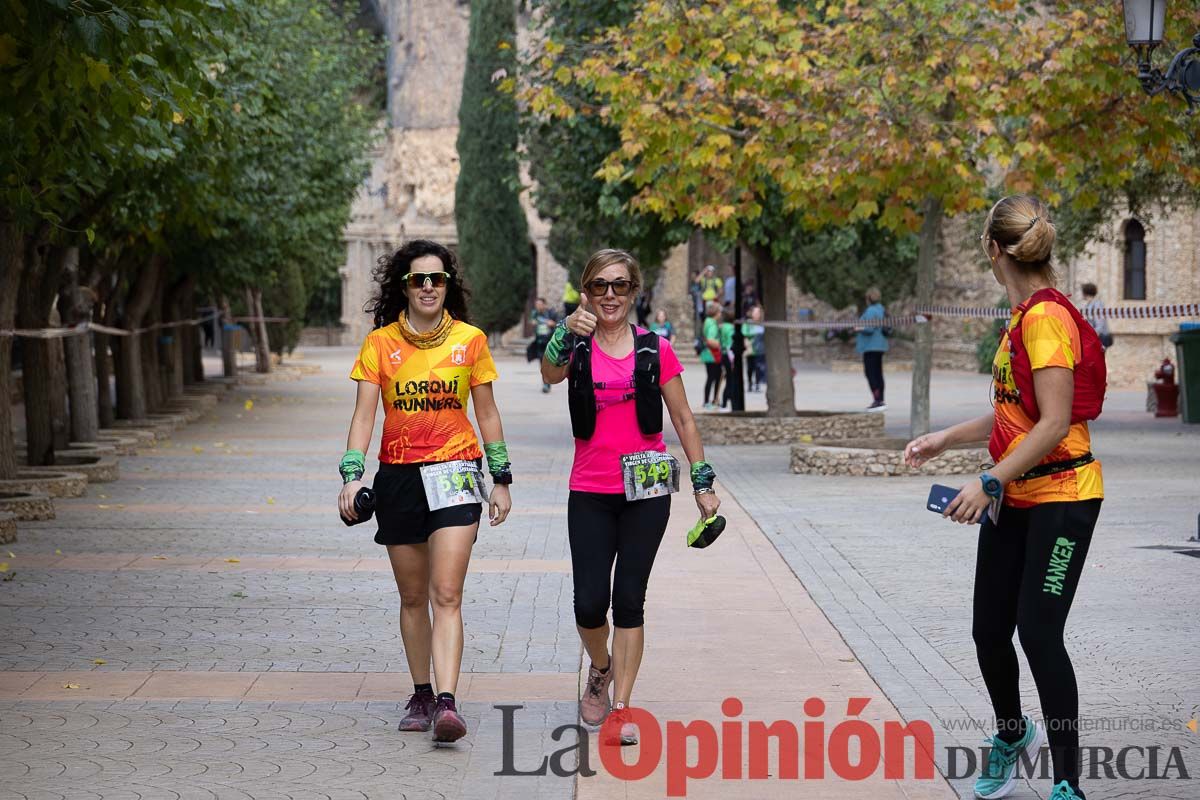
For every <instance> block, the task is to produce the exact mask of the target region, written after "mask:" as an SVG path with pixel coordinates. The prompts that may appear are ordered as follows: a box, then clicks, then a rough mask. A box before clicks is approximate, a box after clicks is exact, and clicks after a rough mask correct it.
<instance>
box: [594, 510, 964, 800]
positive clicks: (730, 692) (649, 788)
mask: <svg viewBox="0 0 1200 800" xmlns="http://www.w3.org/2000/svg"><path fill="white" fill-rule="evenodd" d="M672 511H673V516H672V520H671V523H670V525H669V527H668V530H667V535H666V538H665V539H664V544H663V547H662V548H661V549H660V551H659V556H658V561H657V562H656V570H655V572H654V573H653V574H652V576H651V583H650V591H649V592H648V598H647V605H646V653H645V656H644V659H643V662H642V668H641V671H640V673H639V677H638V683H637V686H636V687H635V690H634V697H633V703H634V705H635V706H638V707H644V708H646V709H648V710H650V711H651V713H654V714H655V715H656V716H658V717H659V719H660V720H662V721H663V722H664V723H665V722H666V721H667V720H675V721H678V722H681V723H687V722H691V721H706V722H707V723H709V724H711V725H713V726H715V727H714V728H713V729H714V730H718V729H720V726H721V723H722V722H727V721H728V717H727V716H726V715H724V714H723V711H722V705H721V704H722V701H723V700H724V699H725V698H728V697H735V698H737V699H738V700H739V701H740V702H741V703H742V705H743V712H744V713H743V714H741V715H740V717H738V718H739V719H741V720H744V721H746V722H749V721H774V720H779V719H788V720H792V721H794V722H795V723H797V724H799V723H801V722H802V721H803V720H804V719H805V718H806V717H805V715H804V710H803V706H802V705H801V703H802V701H804V700H805V699H806V698H809V697H813V698H819V699H820V700H821V701H822V702H823V703H824V704H825V705H826V713H825V718H826V719H827V720H829V721H830V722H829V725H830V726H832V725H834V724H836V723H837V722H839V721H841V720H842V719H843V718H845V716H846V712H847V708H846V704H847V701H848V699H849V698H850V697H854V696H861V697H864V698H868V699H869V703H868V705H867V706H866V709H865V711H862V712H861V713H860V714H859V718H860V719H862V720H864V721H867V722H869V723H871V724H872V727H873V728H875V729H876V730H878V729H879V727H878V726H880V725H881V724H882V722H883V721H884V720H891V721H900V720H901V719H902V717H901V716H900V714H899V712H898V711H897V710H896V709H895V708H894V706H892V704H891V703H890V702H889V701H888V699H887V698H886V697H884V696H883V694H882V692H881V691H880V690H879V687H878V686H876V685H875V683H874V682H873V681H872V680H871V679H870V677H869V676H868V675H867V673H866V671H865V670H864V669H863V667H862V665H860V664H859V663H858V662H857V661H856V660H854V659H853V658H852V657H851V655H850V652H849V649H848V648H847V647H846V645H845V643H844V642H843V641H842V640H841V638H840V637H839V636H837V634H836V631H834V630H833V628H832V626H831V625H830V623H829V620H828V619H826V618H825V617H824V616H822V615H820V614H819V613H816V612H815V607H814V606H812V604H811V600H807V599H806V598H807V595H806V594H805V593H804V590H803V588H802V587H800V585H799V584H798V583H797V581H796V579H795V576H794V575H793V574H792V573H791V571H790V570H789V569H788V568H787V566H786V563H785V562H783V560H782V558H781V557H780V555H779V554H778V553H777V552H776V551H775V550H774V548H772V547H771V545H770V543H769V542H768V541H767V540H766V538H765V537H764V535H763V534H762V532H761V531H760V530H759V529H758V528H757V526H756V525H755V524H754V523H753V522H752V521H751V519H750V518H749V516H748V515H747V514H746V513H745V511H744V510H743V509H742V508H741V507H740V504H739V503H738V502H737V500H736V499H734V498H732V497H730V496H729V495H728V494H727V493H725V494H723V502H722V513H723V514H724V515H725V516H726V518H727V520H728V521H729V527H728V528H727V529H726V533H725V534H723V535H722V537H721V538H720V539H718V540H717V542H716V543H715V544H714V545H713V546H712V547H710V548H708V549H706V550H700V551H697V550H690V549H688V548H687V547H686V546H685V545H684V542H683V539H684V531H686V529H687V528H688V527H690V525H691V524H692V522H693V520H694V515H695V513H696V512H695V508H694V505H693V503H692V500H691V498H690V497H687V496H677V497H676V499H675V504H674V506H673V508H672ZM856 710H857V709H856ZM589 746H590V747H591V748H592V751H591V752H592V759H591V760H592V763H594V764H598V763H600V762H599V753H598V751H597V750H596V747H597V744H596V740H595V737H593V738H592V740H591V741H590V744H589ZM628 749H629V750H636V749H638V748H628ZM666 764H667V759H666V756H665V751H664V755H663V757H662V759H660V760H659V761H658V762H657V763H656V765H655V768H654V770H653V771H652V772H651V774H650V775H649V776H647V777H646V778H644V779H642V780H638V781H633V782H624V781H621V780H618V779H617V778H614V777H613V776H612V775H609V774H607V772H606V771H605V770H600V771H599V774H598V775H597V776H595V777H593V778H583V777H580V778H579V779H578V781H577V783H576V796H577V797H578V798H579V799H580V800H592V798H608V797H614V796H621V797H630V798H650V797H654V798H658V797H662V796H664V795H665V793H666V788H667V787H666V780H667V775H666V769H667V768H666ZM719 774H720V770H718V775H719ZM771 774H772V775H773V776H776V777H775V778H773V779H771V780H766V781H764V780H755V781H749V780H740V781H738V780H721V779H717V778H714V779H710V780H704V781H694V782H691V783H689V784H688V797H699V798H706V797H714V798H718V797H719V798H727V797H734V798H739V797H755V798H758V797H763V796H775V795H777V794H780V793H786V792H788V791H789V788H788V787H789V784H788V783H785V782H783V781H781V780H779V779H778V777H777V776H778V772H772V773H771ZM926 782H928V783H933V784H936V786H937V787H938V788H935V789H933V790H931V791H933V792H934V793H935V794H934V795H933V796H938V795H937V792H939V791H940V796H941V797H943V798H949V797H953V793H952V792H951V790H950V788H949V786H948V785H947V784H946V783H945V781H944V780H943V779H942V778H941V776H940V774H937V773H936V772H935V778H934V779H933V780H931V781H926ZM816 788H817V785H814V784H813V783H812V782H811V781H806V782H805V783H803V784H797V785H796V789H797V790H806V791H811V790H813V789H816ZM819 792H820V794H819V796H820V797H822V798H824V797H831V798H841V797H847V798H849V797H872V798H878V797H885V798H888V797H890V798H904V797H905V793H904V789H903V787H902V785H901V784H900V783H898V782H896V781H892V780H887V779H885V778H884V777H883V770H882V767H880V769H879V770H878V771H877V772H876V773H875V774H873V776H872V777H871V778H870V779H868V780H866V781H861V782H859V781H839V780H833V779H830V780H827V781H822V782H821V783H820V784H819Z"/></svg>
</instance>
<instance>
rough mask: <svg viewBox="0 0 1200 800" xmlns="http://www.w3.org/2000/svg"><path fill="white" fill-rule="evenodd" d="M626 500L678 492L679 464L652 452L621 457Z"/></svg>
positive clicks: (670, 457)
mask: <svg viewBox="0 0 1200 800" xmlns="http://www.w3.org/2000/svg"><path fill="white" fill-rule="evenodd" d="M621 476H622V477H623V478H624V481H625V499H626V500H645V499H647V498H650V497H662V496H663V495H668V494H673V493H675V492H678V491H679V462H678V461H676V460H675V457H674V456H672V455H670V454H669V453H658V452H655V451H653V450H650V451H646V452H642V453H630V454H629V455H626V456H621Z"/></svg>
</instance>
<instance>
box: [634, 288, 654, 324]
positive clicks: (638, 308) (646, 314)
mask: <svg viewBox="0 0 1200 800" xmlns="http://www.w3.org/2000/svg"><path fill="white" fill-rule="evenodd" d="M652 294H653V291H652V290H650V289H647V290H645V291H644V292H641V293H639V294H638V298H637V302H635V303H634V304H633V309H634V313H636V314H637V324H638V326H639V327H642V328H649V327H650V311H651V310H652V309H653V308H654V306H653V305H651V303H652V300H653V298H652V297H651V295H652Z"/></svg>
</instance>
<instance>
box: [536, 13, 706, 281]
mask: <svg viewBox="0 0 1200 800" xmlns="http://www.w3.org/2000/svg"><path fill="white" fill-rule="evenodd" d="M639 5H640V3H638V2H634V1H633V0H620V1H619V2H608V3H595V2H589V1H588V0H544V2H542V3H540V4H539V11H540V20H541V26H540V29H539V31H538V34H539V37H541V38H542V39H546V40H549V41H551V42H553V43H554V45H553V46H552V47H550V48H546V49H542V50H537V51H534V52H532V53H531V56H530V58H529V59H528V60H527V63H525V64H523V65H522V69H523V73H524V74H525V75H527V76H528V80H529V81H531V82H532V83H534V84H537V83H541V82H547V81H553V80H554V75H555V73H557V72H558V71H559V70H561V69H566V70H568V71H569V70H571V69H573V68H574V67H576V66H578V64H579V62H580V61H581V60H582V57H583V55H584V54H585V53H586V52H587V46H588V43H589V42H590V40H592V39H594V38H595V37H596V36H597V35H598V34H599V33H600V32H601V31H603V30H604V29H605V28H608V27H610V26H612V25H617V24H621V23H624V22H626V21H628V20H629V19H630V18H632V17H633V14H634V12H635V11H636V9H637V7H638V6H639ZM560 74H561V73H560ZM574 88H575V91H573V92H564V99H566V100H567V101H568V102H569V103H570V104H571V106H572V108H573V109H574V110H575V114H574V115H573V116H571V117H570V118H563V117H554V116H548V115H545V114H538V113H529V110H528V108H526V113H525V114H524V115H523V118H522V143H523V145H524V147H525V153H526V156H527V159H528V162H529V172H530V176H531V177H532V178H533V180H534V187H533V201H534V205H535V206H536V207H537V210H538V213H539V214H540V215H541V216H542V217H543V218H544V219H548V220H550V236H549V247H550V252H551V254H552V255H553V256H554V258H555V260H557V261H558V263H560V264H562V265H564V266H565V267H566V268H567V271H568V272H569V273H570V275H571V277H572V280H574V281H575V283H576V285H578V282H579V278H580V273H581V272H582V271H583V266H584V264H586V263H587V260H588V258H589V257H590V256H591V254H592V253H594V252H596V251H597V250H599V249H601V248H605V247H619V248H621V249H624V250H628V251H629V252H631V253H633V255H634V256H635V257H636V258H637V259H638V261H639V263H641V265H642V268H643V272H644V279H645V280H646V282H647V283H648V284H650V285H653V282H654V278H655V275H656V273H657V270H658V268H659V267H660V266H661V264H662V261H663V258H664V257H665V256H666V253H667V251H668V250H669V249H670V248H671V247H672V246H674V245H677V244H682V243H683V242H685V241H686V240H687V237H688V235H689V233H690V232H691V230H692V226H691V225H689V224H687V223H686V222H684V221H682V220H676V221H675V222H672V223H666V222H664V221H663V220H662V219H661V218H660V217H659V216H657V215H654V214H643V213H637V212H634V211H632V210H631V209H630V208H629V200H630V198H631V197H632V196H633V188H632V187H631V186H629V185H627V184H619V183H617V184H614V183H606V182H605V181H602V180H598V179H597V178H596V173H597V172H598V171H599V169H600V168H601V167H602V166H603V164H604V160H605V159H606V158H607V157H608V155H609V154H610V153H611V152H612V151H614V150H616V149H617V148H619V147H620V146H621V135H620V130H619V129H618V128H617V127H616V126H614V125H612V124H611V123H610V122H608V121H606V120H604V119H603V118H601V116H600V115H599V114H598V113H597V111H598V109H599V103H598V102H597V99H596V97H595V93H594V92H591V91H587V90H584V89H581V88H579V87H574Z"/></svg>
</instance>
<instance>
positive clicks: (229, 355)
mask: <svg viewBox="0 0 1200 800" xmlns="http://www.w3.org/2000/svg"><path fill="white" fill-rule="evenodd" d="M217 323H218V324H219V325H220V326H221V366H222V367H223V368H224V373H225V377H226V378H236V377H237V350H235V349H234V347H233V334H234V330H233V328H234V325H233V314H231V313H230V311H229V298H227V297H225V295H221V318H220V319H219V320H217Z"/></svg>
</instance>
